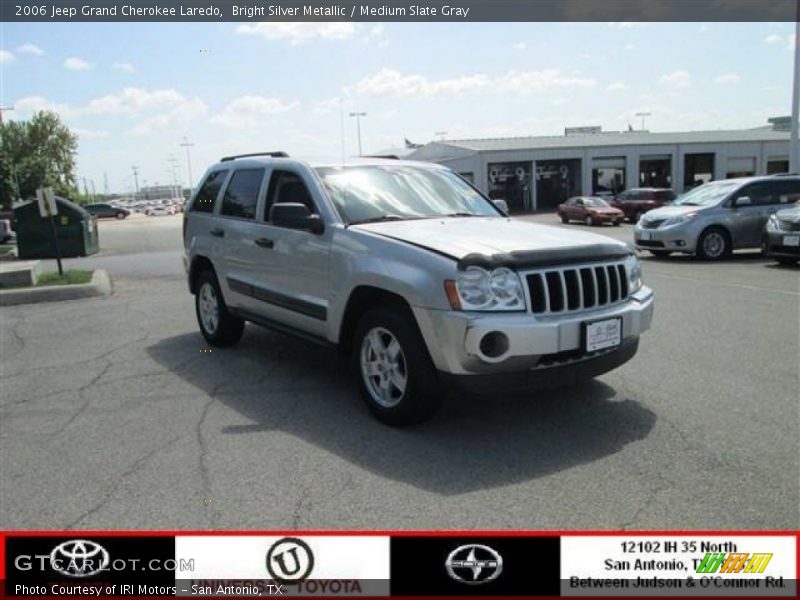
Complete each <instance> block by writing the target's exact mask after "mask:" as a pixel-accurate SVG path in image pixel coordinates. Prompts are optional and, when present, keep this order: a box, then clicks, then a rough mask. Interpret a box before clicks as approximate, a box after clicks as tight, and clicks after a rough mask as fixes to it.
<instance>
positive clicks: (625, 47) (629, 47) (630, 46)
mask: <svg viewBox="0 0 800 600" xmlns="http://www.w3.org/2000/svg"><path fill="white" fill-rule="evenodd" d="M622 49H623V50H627V51H631V50H635V49H636V44H625V45H624V46H623V47H622Z"/></svg>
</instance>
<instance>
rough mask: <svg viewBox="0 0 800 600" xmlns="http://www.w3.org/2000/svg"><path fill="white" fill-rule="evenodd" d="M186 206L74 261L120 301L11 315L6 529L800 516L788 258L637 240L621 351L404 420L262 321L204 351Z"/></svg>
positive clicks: (105, 240) (780, 519) (698, 522)
mask: <svg viewBox="0 0 800 600" xmlns="http://www.w3.org/2000/svg"><path fill="white" fill-rule="evenodd" d="M528 218H530V219H532V220H535V221H539V222H546V223H550V224H554V225H556V224H557V226H559V227H561V226H562V225H561V224H560V223H558V221H557V219H556V217H555V216H554V215H537V216H534V217H528ZM180 219H181V217H180V216H176V217H153V218H140V219H132V220H127V221H121V222H117V221H112V222H102V223H101V225H100V235H101V246H102V248H103V252H102V253H101V254H100V255H98V256H95V257H90V258H86V259H75V260H71V261H68V264H70V265H75V264H77V265H84V266H85V267H88V268H93V267H103V268H106V269H107V270H108V271H109V272H110V274H111V276H112V278H113V282H114V293H113V295H112V296H110V297H108V298H103V299H93V300H88V301H85V300H84V301H72V302H62V303H53V304H40V305H29V306H17V307H11V308H4V309H3V313H2V315H3V316H2V319H0V335H1V336H2V337H1V338H0V339H1V341H2V356H3V360H2V385H1V389H2V393H1V394H0V401H1V402H2V408H1V410H2V415H1V417H2V418H1V419H0V465H2V469H0V528H2V529H50V528H59V529H60V528H74V529H105V528H110V529H119V528H134V529H137V528H146V529H167V528H193V529H206V528H217V529H251V528H258V529H395V528H397V529H428V528H437V529H476V528H479V529H511V528H515V529H672V528H690V529H695V528H697V529H727V528H736V529H773V528H780V529H798V528H799V527H800V482H799V480H800V478H799V477H798V474H799V473H800V448H799V447H798V445H799V444H800V441H799V440H800V416H799V414H798V389H800V382H799V381H798V356H800V349H799V348H798V340H799V338H800V335H799V331H798V322H799V321H798V318H799V317H800V314H799V313H800V270H798V269H797V268H786V267H778V266H777V265H776V264H774V263H772V262H770V261H768V260H765V259H763V258H761V257H760V256H759V255H758V254H754V253H737V254H736V255H735V256H734V257H733V258H732V259H730V260H728V261H725V262H722V263H719V264H710V263H701V262H698V261H695V260H693V259H691V258H681V257H676V258H672V259H668V260H656V259H653V258H650V257H647V256H643V269H644V277H645V281H646V283H647V284H648V285H650V286H651V287H653V288H654V289H655V291H656V294H657V298H656V313H655V319H654V323H653V328H652V329H651V330H650V331H649V332H648V333H647V334H646V335H645V336H644V337H643V338H642V343H641V345H640V349H639V353H638V355H637V356H636V357H635V358H634V359H633V360H632V361H631V362H629V363H628V364H626V365H624V366H623V367H621V368H619V369H618V370H616V371H613V372H611V373H609V374H607V375H604V376H602V377H600V378H598V379H596V380H594V381H591V382H589V383H586V384H585V385H582V386H580V387H576V388H572V389H567V390H558V391H551V392H546V393H535V394H534V393H532V394H530V396H528V397H514V398H509V397H502V396H499V397H492V398H471V397H451V398H449V399H448V401H447V402H446V404H445V407H444V410H443V411H442V412H441V413H440V414H439V415H438V417H437V418H436V419H435V420H433V421H432V422H430V423H427V424H425V425H423V426H420V427H417V428H413V429H408V430H393V429H389V428H386V427H384V426H382V425H380V424H379V423H377V422H376V421H374V420H373V419H372V418H371V417H370V416H369V415H368V414H367V412H366V409H365V408H364V407H363V406H362V404H361V401H360V400H359V399H358V397H357V395H356V389H355V385H354V384H353V383H352V382H351V381H350V379H349V377H348V375H347V372H346V368H345V364H344V363H343V362H342V361H341V360H340V359H338V358H337V357H336V355H335V354H333V353H331V352H330V351H328V350H325V349H322V348H318V347H316V346H313V345H309V344H307V343H305V342H302V341H298V340H294V339H291V338H288V337H284V336H282V335H279V334H276V333H272V332H270V331H267V330H264V329H260V328H257V327H255V326H248V329H247V332H246V334H245V336H244V338H243V340H242V342H241V343H240V344H239V345H238V346H236V347H234V348H230V349H225V350H217V349H214V350H210V349H209V348H208V347H207V346H206V345H205V344H204V343H203V339H202V337H201V336H200V334H199V332H198V330H197V326H196V323H195V317H194V309H193V301H192V297H191V296H190V295H189V294H188V292H187V289H186V285H185V281H184V278H183V274H182V267H181V263H180V256H181V249H180V243H181V241H180V226H181V225H180V224H181V220H180ZM566 227H570V228H584V227H585V226H583V225H568V226H566ZM602 232H603V233H607V234H609V235H612V236H614V237H617V238H620V239H625V240H630V237H631V226H630V225H624V226H622V227H619V228H612V227H604V228H603V229H602Z"/></svg>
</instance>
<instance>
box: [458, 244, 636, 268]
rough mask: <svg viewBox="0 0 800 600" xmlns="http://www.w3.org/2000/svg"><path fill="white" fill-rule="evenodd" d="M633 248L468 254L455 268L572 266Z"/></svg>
mask: <svg viewBox="0 0 800 600" xmlns="http://www.w3.org/2000/svg"><path fill="white" fill-rule="evenodd" d="M633 254H634V251H633V250H632V249H630V248H627V247H625V246H619V245H617V244H592V245H589V246H574V247H569V248H552V249H546V250H524V251H520V252H509V253H503V254H492V255H491V256H487V255H485V254H477V253H473V254H467V255H466V256H465V257H464V258H462V259H461V260H459V261H458V265H457V266H458V269H459V270H460V271H463V270H464V269H466V268H467V267H482V268H484V269H497V268H499V267H507V268H509V269H515V270H520V269H532V268H536V267H551V266H561V265H574V264H578V263H590V262H598V261H604V260H621V259H624V258H627V257H628V256H632V255H633Z"/></svg>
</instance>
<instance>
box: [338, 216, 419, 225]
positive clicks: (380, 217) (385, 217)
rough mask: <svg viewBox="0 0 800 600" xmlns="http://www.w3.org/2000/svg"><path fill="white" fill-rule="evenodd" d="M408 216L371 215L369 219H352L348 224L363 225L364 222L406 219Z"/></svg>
mask: <svg viewBox="0 0 800 600" xmlns="http://www.w3.org/2000/svg"><path fill="white" fill-rule="evenodd" d="M405 220H406V217H401V216H400V215H381V216H379V217H371V218H369V219H359V220H357V221H350V223H348V225H362V224H364V223H381V222H383V221H405Z"/></svg>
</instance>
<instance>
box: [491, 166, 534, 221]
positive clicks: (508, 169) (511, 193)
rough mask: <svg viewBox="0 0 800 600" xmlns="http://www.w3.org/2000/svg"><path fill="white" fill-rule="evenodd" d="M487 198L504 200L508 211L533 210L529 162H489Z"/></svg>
mask: <svg viewBox="0 0 800 600" xmlns="http://www.w3.org/2000/svg"><path fill="white" fill-rule="evenodd" d="M488 175H489V198H491V199H492V200H497V199H500V200H505V201H506V203H507V204H508V209H509V211H510V212H512V213H514V212H530V211H531V210H533V199H532V197H531V163H529V162H515V163H489V165H488Z"/></svg>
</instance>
